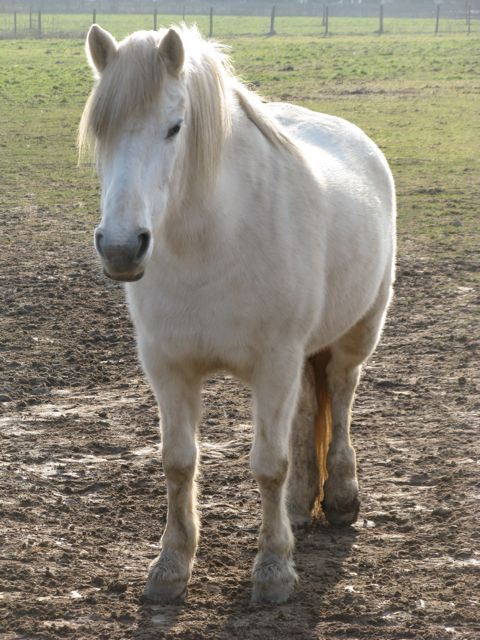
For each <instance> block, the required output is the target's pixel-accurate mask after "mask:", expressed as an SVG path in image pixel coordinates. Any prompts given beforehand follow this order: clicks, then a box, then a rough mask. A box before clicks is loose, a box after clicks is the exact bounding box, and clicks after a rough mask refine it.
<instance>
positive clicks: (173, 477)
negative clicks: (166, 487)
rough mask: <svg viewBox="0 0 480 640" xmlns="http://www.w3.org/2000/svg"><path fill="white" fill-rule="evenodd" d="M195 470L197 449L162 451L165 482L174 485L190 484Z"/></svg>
mask: <svg viewBox="0 0 480 640" xmlns="http://www.w3.org/2000/svg"><path fill="white" fill-rule="evenodd" d="M196 468H197V448H196V447H192V448H191V449H185V450H183V451H181V452H180V451H177V450H176V451H170V450H168V449H167V450H165V449H164V451H163V470H164V472H165V475H166V477H167V480H169V481H170V482H174V483H175V484H184V483H186V482H190V481H191V480H192V479H193V477H194V475H195V471H196Z"/></svg>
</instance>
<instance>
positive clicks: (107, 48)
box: [85, 24, 118, 73]
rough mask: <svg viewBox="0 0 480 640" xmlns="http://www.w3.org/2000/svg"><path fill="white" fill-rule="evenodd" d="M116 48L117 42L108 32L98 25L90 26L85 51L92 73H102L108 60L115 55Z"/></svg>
mask: <svg viewBox="0 0 480 640" xmlns="http://www.w3.org/2000/svg"><path fill="white" fill-rule="evenodd" d="M117 48H118V44H117V41H116V40H115V38H114V37H113V36H112V35H111V34H110V33H109V32H108V31H105V29H102V27H100V26H99V25H98V24H92V26H91V27H90V29H89V31H88V34H87V41H86V43H85V51H86V53H87V59H88V62H89V63H90V66H91V67H92V69H93V70H94V71H98V72H99V73H102V71H103V70H104V69H105V67H106V66H107V64H108V62H109V60H111V59H112V57H113V56H114V55H115V54H116V52H117Z"/></svg>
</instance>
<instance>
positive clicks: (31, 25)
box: [28, 7, 33, 31]
mask: <svg viewBox="0 0 480 640" xmlns="http://www.w3.org/2000/svg"><path fill="white" fill-rule="evenodd" d="M32 14H33V9H32V7H30V11H29V16H28V29H29V31H31V30H32V29H33V18H32Z"/></svg>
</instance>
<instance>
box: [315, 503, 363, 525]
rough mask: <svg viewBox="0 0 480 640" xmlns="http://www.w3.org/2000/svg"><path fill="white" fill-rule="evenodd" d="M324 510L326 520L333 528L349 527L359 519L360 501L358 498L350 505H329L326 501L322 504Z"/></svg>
mask: <svg viewBox="0 0 480 640" xmlns="http://www.w3.org/2000/svg"><path fill="white" fill-rule="evenodd" d="M322 510H323V513H324V514H325V517H326V519H327V520H328V522H329V523H330V524H331V525H332V526H333V527H348V526H349V525H351V524H353V523H354V522H355V521H356V520H357V518H358V512H359V511H360V500H359V499H358V498H357V497H356V498H354V500H352V501H351V502H350V503H349V504H345V505H339V504H329V503H328V502H327V501H326V500H324V501H323V502H322Z"/></svg>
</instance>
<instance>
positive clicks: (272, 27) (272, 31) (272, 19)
mask: <svg viewBox="0 0 480 640" xmlns="http://www.w3.org/2000/svg"><path fill="white" fill-rule="evenodd" d="M269 35H271V36H274V35H275V5H273V7H272V13H271V15H270V34H269Z"/></svg>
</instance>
